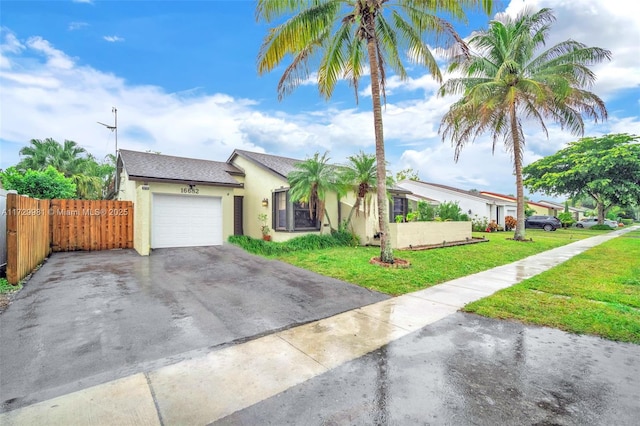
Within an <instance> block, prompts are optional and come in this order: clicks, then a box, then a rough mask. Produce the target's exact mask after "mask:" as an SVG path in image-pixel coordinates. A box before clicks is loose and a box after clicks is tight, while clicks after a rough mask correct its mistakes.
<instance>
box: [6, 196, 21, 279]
mask: <svg viewBox="0 0 640 426" xmlns="http://www.w3.org/2000/svg"><path fill="white" fill-rule="evenodd" d="M17 212H18V194H16V193H11V192H10V193H8V194H7V211H6V213H7V281H9V284H11V285H17V284H18V283H19V282H20V278H19V275H20V274H19V272H18V214H17Z"/></svg>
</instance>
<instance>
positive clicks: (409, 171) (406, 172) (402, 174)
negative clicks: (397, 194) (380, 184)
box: [396, 167, 420, 182]
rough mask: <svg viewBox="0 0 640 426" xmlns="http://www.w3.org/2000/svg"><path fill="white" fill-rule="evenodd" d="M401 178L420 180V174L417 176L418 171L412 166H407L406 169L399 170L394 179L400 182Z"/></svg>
mask: <svg viewBox="0 0 640 426" xmlns="http://www.w3.org/2000/svg"><path fill="white" fill-rule="evenodd" d="M401 180H415V181H418V180H420V176H418V171H417V170H413V168H411V167H408V168H406V169H402V170H400V171H399V172H398V173H396V181H398V182H400V181H401Z"/></svg>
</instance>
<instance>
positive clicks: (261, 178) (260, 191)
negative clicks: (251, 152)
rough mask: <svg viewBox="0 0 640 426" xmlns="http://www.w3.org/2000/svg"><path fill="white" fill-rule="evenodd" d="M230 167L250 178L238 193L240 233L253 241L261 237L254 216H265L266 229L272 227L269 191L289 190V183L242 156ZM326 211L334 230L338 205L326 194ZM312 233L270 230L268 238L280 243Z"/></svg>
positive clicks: (331, 196)
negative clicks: (241, 231) (241, 227)
mask: <svg viewBox="0 0 640 426" xmlns="http://www.w3.org/2000/svg"><path fill="white" fill-rule="evenodd" d="M232 164H233V165H234V166H236V167H238V168H239V169H241V170H243V171H244V173H245V176H250V178H246V179H245V186H244V190H243V191H244V193H243V194H242V195H244V200H243V201H244V205H243V213H244V217H243V228H244V234H245V235H248V236H250V237H253V238H262V230H261V227H262V222H260V220H258V215H259V214H261V213H265V214H266V215H267V217H268V219H267V225H268V226H269V228H272V227H273V226H272V224H273V220H272V216H273V191H274V190H278V189H286V188H289V183H288V182H287V180H286V179H285V178H283V177H280V176H278V175H276V174H275V173H274V172H272V171H270V170H267V169H265V168H264V167H261V166H259V165H257V164H255V163H254V162H252V161H250V160H248V159H246V158H244V157H241V156H235V157H234V158H233V161H232ZM265 198H266V199H267V200H269V205H268V206H267V207H264V206H263V205H262V200H263V199H265ZM326 208H327V211H328V212H329V215H330V219H331V224H332V225H333V226H334V227H337V226H338V206H337V197H336V196H335V195H334V194H329V195H328V196H327V200H326ZM326 223H327V219H325V220H324V221H323V224H326ZM320 229H321V232H322V233H328V232H330V229H329V227H328V226H322V227H321V228H320ZM316 233H317V232H285V231H278V232H276V231H274V230H273V229H272V230H271V239H272V240H273V241H279V242H281V241H287V240H290V239H291V238H295V237H299V236H301V235H305V234H316Z"/></svg>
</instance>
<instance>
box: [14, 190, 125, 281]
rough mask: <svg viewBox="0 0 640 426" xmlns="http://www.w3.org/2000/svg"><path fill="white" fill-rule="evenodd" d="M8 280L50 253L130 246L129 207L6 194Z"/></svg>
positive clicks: (118, 203) (122, 203)
mask: <svg viewBox="0 0 640 426" xmlns="http://www.w3.org/2000/svg"><path fill="white" fill-rule="evenodd" d="M6 214H7V280H8V281H9V283H10V284H17V283H19V282H20V280H22V279H23V278H24V277H26V276H27V275H28V274H29V273H31V271H32V270H33V269H34V268H35V267H36V266H38V265H39V264H40V263H41V262H42V261H43V260H44V259H45V257H47V256H48V255H49V253H50V252H51V251H52V250H53V251H74V250H87V251H93V250H110V249H117V248H133V203H132V202H131V201H106V200H97V201H91V200H58V199H55V200H37V199H33V198H29V197H25V196H21V195H17V194H8V195H7V207H6Z"/></svg>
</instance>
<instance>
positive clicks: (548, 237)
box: [270, 228, 609, 296]
mask: <svg viewBox="0 0 640 426" xmlns="http://www.w3.org/2000/svg"><path fill="white" fill-rule="evenodd" d="M607 232H609V231H592V230H589V229H584V230H583V229H575V228H573V229H558V230H557V231H555V232H544V231H542V230H531V229H528V230H527V238H532V239H533V241H527V242H517V241H511V240H508V238H511V237H512V236H513V233H511V232H498V233H491V234H487V233H474V236H475V237H482V236H485V237H486V238H487V239H489V242H488V243H480V244H472V245H467V246H457V247H447V248H443V249H436V250H426V251H400V250H396V251H395V252H394V255H395V256H396V257H398V258H401V259H406V260H408V261H410V262H411V267H410V268H408V269H389V268H381V267H379V266H375V265H371V264H369V259H371V258H372V257H374V256H379V255H380V249H379V248H376V247H333V248H329V249H323V250H304V251H294V252H289V253H282V254H278V255H274V256H270V257H271V258H274V259H278V260H281V261H284V262H287V263H290V264H292V265H295V266H298V267H300V268H304V269H308V270H310V271H313V272H316V273H319V274H321V275H325V276H329V277H333V278H337V279H339V280H342V281H347V282H350V283H353V284H357V285H360V286H362V287H366V288H369V289H372V290H376V291H380V292H382V293H386V294H390V295H394V296H395V295H400V294H404V293H409V292H412V291H416V290H420V289H423V288H426V287H430V286H432V285H435V284H439V283H442V282H445V281H449V280H452V279H455V278H459V277H463V276H466V275H469V274H474V273H476V272H480V271H484V270H487V269H490V268H493V267H496V266H500V265H504V264H507V263H511V262H514V261H516V260H519V259H522V258H525V257H527V256H531V255H533V254H536V253H540V252H542V251H545V250H549V249H552V248H554V247H559V246H562V245H565V244H568V243H571V242H573V241H577V240H580V239H583V238H587V237H591V236H594V235H600V234H603V233H607Z"/></svg>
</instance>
